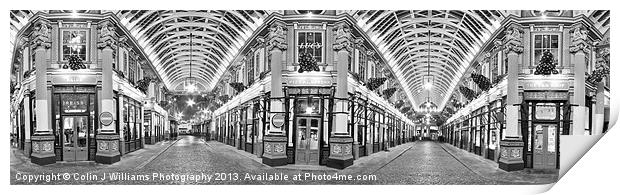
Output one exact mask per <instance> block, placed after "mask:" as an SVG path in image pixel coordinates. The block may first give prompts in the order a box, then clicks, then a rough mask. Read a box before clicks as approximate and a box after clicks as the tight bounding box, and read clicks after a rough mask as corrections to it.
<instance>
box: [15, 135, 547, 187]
mask: <svg viewBox="0 0 620 195" xmlns="http://www.w3.org/2000/svg"><path fill="white" fill-rule="evenodd" d="M180 138H181V139H180V140H177V141H169V142H162V143H158V144H155V145H147V146H146V147H145V148H144V149H142V150H138V151H135V152H133V153H130V154H127V155H124V156H123V157H122V159H121V161H120V162H117V163H114V164H112V165H103V164H98V163H94V162H86V163H56V164H52V165H46V166H38V165H34V164H32V163H30V160H29V159H28V158H27V157H24V156H23V155H21V152H20V151H17V150H15V151H12V155H11V184H33V182H27V181H23V180H18V179H17V178H16V177H15V176H16V174H18V173H19V174H21V175H26V174H35V175H36V174H39V175H41V174H54V173H79V174H92V175H98V176H100V177H103V176H108V177H109V175H110V174H121V175H122V176H123V177H122V178H130V177H139V176H148V177H151V178H150V180H139V179H138V180H134V179H131V178H130V179H116V180H106V181H100V180H88V181H77V180H58V181H50V182H46V181H38V182H34V183H35V184H121V185H122V184H523V183H544V182H545V181H547V180H545V179H552V178H547V177H544V176H542V175H535V174H529V173H527V172H511V173H507V172H504V171H502V170H498V169H497V164H493V162H488V161H484V159H480V158H479V157H478V156H476V155H473V154H471V153H466V152H464V151H459V149H456V148H453V147H452V148H451V147H450V146H449V145H446V144H442V143H437V142H430V141H417V142H413V143H407V144H403V145H400V146H397V147H393V148H390V150H389V151H381V152H377V153H375V154H372V155H370V156H366V157H362V158H360V159H357V160H355V161H354V164H353V165H352V166H349V167H347V168H345V169H343V170H338V169H333V168H329V167H326V166H305V165H286V166H280V167H270V166H267V165H264V164H262V162H261V161H262V160H261V159H260V158H258V157H256V155H254V154H250V153H247V152H245V151H241V150H237V149H236V148H234V147H232V146H228V145H225V144H222V143H219V142H213V141H208V142H205V141H204V140H202V139H199V138H197V137H193V136H182V137H180ZM20 155H21V156H20ZM155 175H160V176H162V175H163V176H165V177H167V178H164V179H162V178H161V177H159V179H155ZM201 175H202V177H206V176H210V178H209V179H208V180H207V179H203V180H200V179H198V180H196V179H190V178H189V177H190V176H191V177H193V176H201ZM343 175H344V176H351V178H352V179H351V178H349V179H342V177H341V176H343ZM282 177H288V179H282ZM293 178H298V179H297V180H295V179H293ZM327 178H331V179H327ZM334 178H340V179H334ZM532 178H534V179H532Z"/></svg>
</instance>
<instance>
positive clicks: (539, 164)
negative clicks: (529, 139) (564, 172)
mask: <svg viewBox="0 0 620 195" xmlns="http://www.w3.org/2000/svg"><path fill="white" fill-rule="evenodd" d="M556 133H557V125H556V124H536V125H535V126H534V140H533V141H534V159H533V161H534V162H533V164H534V165H533V166H534V169H555V168H556Z"/></svg>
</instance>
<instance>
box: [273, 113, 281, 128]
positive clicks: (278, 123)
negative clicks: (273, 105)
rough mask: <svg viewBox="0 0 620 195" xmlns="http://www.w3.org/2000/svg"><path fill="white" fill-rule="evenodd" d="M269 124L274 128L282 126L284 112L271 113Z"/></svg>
mask: <svg viewBox="0 0 620 195" xmlns="http://www.w3.org/2000/svg"><path fill="white" fill-rule="evenodd" d="M271 124H272V125H273V126H274V127H276V128H280V127H282V125H284V114H282V113H277V114H275V115H273V116H272V117H271Z"/></svg>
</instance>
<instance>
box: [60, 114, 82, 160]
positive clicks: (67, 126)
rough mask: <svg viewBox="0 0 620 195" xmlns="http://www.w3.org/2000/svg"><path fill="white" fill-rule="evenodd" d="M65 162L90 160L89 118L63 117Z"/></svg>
mask: <svg viewBox="0 0 620 195" xmlns="http://www.w3.org/2000/svg"><path fill="white" fill-rule="evenodd" d="M62 136H63V138H62V140H63V146H62V150H63V155H62V156H63V160H64V161H86V160H88V116H63V117H62Z"/></svg>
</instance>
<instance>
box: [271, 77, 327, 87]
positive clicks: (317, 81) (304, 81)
mask: <svg viewBox="0 0 620 195" xmlns="http://www.w3.org/2000/svg"><path fill="white" fill-rule="evenodd" d="M282 80H283V81H284V82H285V83H286V84H288V85H302V86H329V85H331V84H332V78H331V77H312V76H303V77H288V78H283V79H282Z"/></svg>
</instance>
